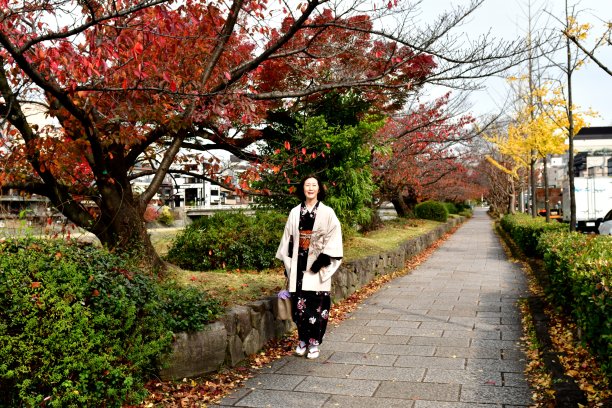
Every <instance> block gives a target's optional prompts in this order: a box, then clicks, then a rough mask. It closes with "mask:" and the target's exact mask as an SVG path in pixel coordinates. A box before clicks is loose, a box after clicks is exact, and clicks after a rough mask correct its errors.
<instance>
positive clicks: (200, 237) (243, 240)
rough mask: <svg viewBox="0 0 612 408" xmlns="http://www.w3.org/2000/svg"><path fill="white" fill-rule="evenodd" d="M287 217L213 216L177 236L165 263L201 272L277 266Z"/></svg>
mask: <svg viewBox="0 0 612 408" xmlns="http://www.w3.org/2000/svg"><path fill="white" fill-rule="evenodd" d="M286 220H287V216H286V215H283V214H280V213H278V212H275V211H257V212H256V213H255V215H254V216H248V215H246V214H244V213H243V212H223V213H216V214H215V215H213V216H212V217H202V218H199V219H198V220H196V221H194V222H193V223H192V224H191V225H189V226H188V227H187V228H185V230H184V231H183V232H182V233H181V234H179V235H177V237H176V238H175V239H174V241H173V243H172V247H171V248H170V250H169V251H168V255H167V257H166V259H167V260H168V261H169V262H172V263H174V264H176V265H178V266H180V267H181V268H183V269H189V270H196V271H204V270H212V269H222V268H254V269H257V270H261V269H265V268H271V267H273V266H275V265H278V261H277V260H276V258H275V254H276V250H277V249H278V244H279V242H280V240H281V237H282V234H283V229H284V226H285V222H286Z"/></svg>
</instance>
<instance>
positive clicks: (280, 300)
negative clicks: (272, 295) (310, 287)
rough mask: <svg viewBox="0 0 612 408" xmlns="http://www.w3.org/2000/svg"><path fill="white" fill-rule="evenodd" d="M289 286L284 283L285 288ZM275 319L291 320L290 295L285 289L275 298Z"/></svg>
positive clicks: (287, 283) (287, 282)
mask: <svg viewBox="0 0 612 408" xmlns="http://www.w3.org/2000/svg"><path fill="white" fill-rule="evenodd" d="M288 286H289V280H287V281H286V284H285V288H287V287H288ZM276 318H277V319H278V320H291V294H290V293H289V291H288V290H287V289H284V290H281V291H280V292H278V295H277V296H276Z"/></svg>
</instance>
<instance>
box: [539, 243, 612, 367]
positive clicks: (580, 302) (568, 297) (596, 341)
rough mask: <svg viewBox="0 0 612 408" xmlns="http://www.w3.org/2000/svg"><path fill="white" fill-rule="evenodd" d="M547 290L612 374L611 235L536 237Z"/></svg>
mask: <svg viewBox="0 0 612 408" xmlns="http://www.w3.org/2000/svg"><path fill="white" fill-rule="evenodd" d="M538 252H539V253H540V254H542V255H543V259H544V264H545V267H546V271H547V274H548V277H549V280H550V287H548V288H546V291H547V293H548V294H549V295H550V296H551V297H552V299H553V301H554V303H555V304H557V305H561V306H563V307H564V308H565V309H566V310H568V311H569V312H570V313H571V315H572V316H573V318H574V319H575V320H576V323H577V325H578V326H579V327H580V329H581V331H582V335H583V339H584V340H586V341H587V342H588V343H589V345H590V347H591V350H593V351H594V352H595V353H597V354H598V355H599V356H600V357H601V361H602V366H603V368H604V369H605V370H606V372H607V374H608V376H610V377H612V294H611V292H610V289H611V287H612V238H611V237H604V236H593V235H584V234H579V233H569V232H564V233H561V232H547V233H545V234H542V236H541V237H540V240H539V245H538Z"/></svg>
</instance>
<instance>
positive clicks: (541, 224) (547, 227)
mask: <svg viewBox="0 0 612 408" xmlns="http://www.w3.org/2000/svg"><path fill="white" fill-rule="evenodd" d="M500 226H501V227H502V229H503V230H504V231H506V232H507V233H508V234H509V235H510V237H511V238H512V240H513V241H514V242H515V243H516V244H517V245H518V246H519V247H520V248H521V250H522V251H523V253H525V255H527V256H534V255H536V254H537V246H538V238H539V237H540V235H542V234H543V233H544V232H547V231H567V230H568V225H567V224H563V223H560V222H557V221H553V222H549V223H547V222H546V219H545V218H542V217H538V218H533V217H531V216H530V215H528V214H522V213H519V214H513V215H510V214H507V215H504V217H503V218H502V219H501V221H500Z"/></svg>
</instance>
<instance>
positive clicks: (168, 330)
mask: <svg viewBox="0 0 612 408" xmlns="http://www.w3.org/2000/svg"><path fill="white" fill-rule="evenodd" d="M186 305H188V306H189V307H186ZM185 309H186V310H185ZM195 309H198V310H199V309H203V310H206V311H208V312H210V313H207V312H200V314H199V315H198V316H197V317H195V318H194V317H193V316H192V313H191V312H192V311H193V310H195ZM220 312H221V309H220V307H219V306H218V304H217V303H216V302H214V301H211V300H209V299H208V298H207V297H206V296H205V295H203V294H201V293H199V294H196V293H194V292H193V290H191V289H188V290H183V289H182V288H180V287H178V286H176V285H173V284H163V285H162V284H160V283H159V282H158V281H157V278H154V277H149V276H145V275H144V274H142V273H139V271H138V270H137V269H136V268H134V267H133V266H132V265H131V264H130V262H129V261H128V260H127V259H122V258H120V257H118V256H116V255H114V254H111V253H109V252H107V251H104V250H101V249H96V248H94V247H92V246H83V245H77V244H74V243H70V242H65V241H60V240H35V239H30V238H28V239H23V240H8V241H4V242H0V390H2V392H0V406H25V407H35V406H47V407H83V406H106V407H119V406H121V405H122V404H124V403H134V402H139V401H140V400H141V399H142V397H143V396H144V395H145V390H144V388H143V384H144V382H145V381H146V380H147V379H148V378H150V377H151V376H152V375H153V374H155V372H156V371H157V369H158V366H159V361H161V358H162V357H163V354H164V353H165V352H166V351H168V350H169V346H170V344H171V341H172V331H176V330H185V329H188V330H189V329H192V328H193V329H197V328H198V327H201V326H202V325H203V324H205V323H206V320H207V319H211V318H214V317H215V315H218V314H219V313H220Z"/></svg>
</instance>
